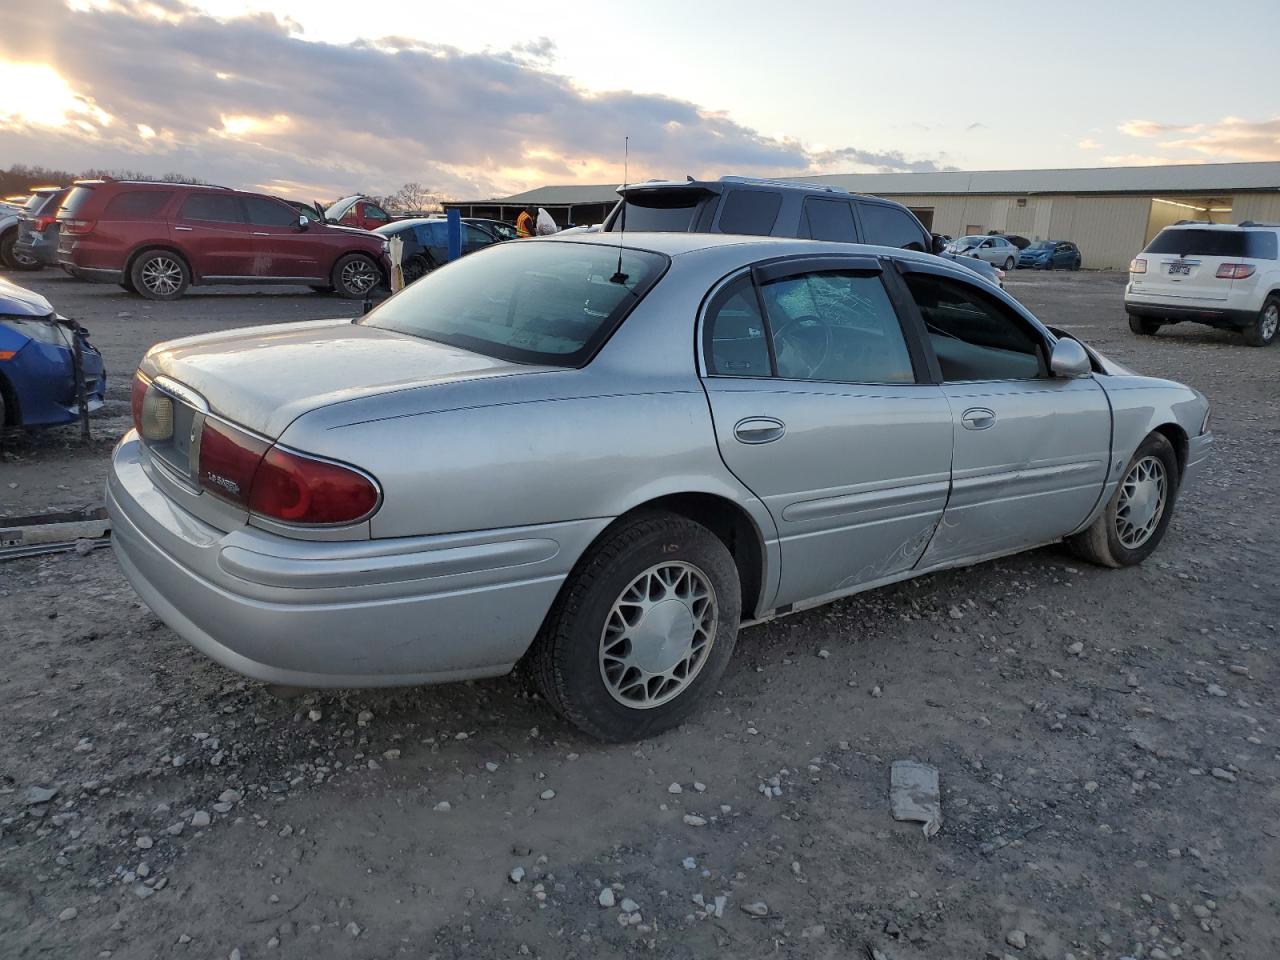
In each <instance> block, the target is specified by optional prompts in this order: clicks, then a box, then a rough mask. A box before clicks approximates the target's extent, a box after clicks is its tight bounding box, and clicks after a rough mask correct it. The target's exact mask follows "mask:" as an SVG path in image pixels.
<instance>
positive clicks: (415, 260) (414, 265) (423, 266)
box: [401, 254, 431, 287]
mask: <svg viewBox="0 0 1280 960" xmlns="http://www.w3.org/2000/svg"><path fill="white" fill-rule="evenodd" d="M401 269H402V270H403V271H404V285H405V286H406V287H407V286H408V285H409V284H411V283H413V282H414V281H415V280H421V279H422V278H423V277H425V276H426V275H427V273H428V272H429V271H430V270H431V265H430V264H429V263H427V261H426V258H424V257H420V256H418V255H417V254H414V255H413V256H412V257H410V258H409V259H408V260H406V261H405V262H404V265H403V266H402V267H401Z"/></svg>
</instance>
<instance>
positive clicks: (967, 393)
mask: <svg viewBox="0 0 1280 960" xmlns="http://www.w3.org/2000/svg"><path fill="white" fill-rule="evenodd" d="M943 390H945V391H946V395H947V397H948V399H949V400H950V402H951V408H952V409H953V410H954V411H955V427H954V429H955V463H954V466H953V468H952V486H951V500H950V502H949V503H948V505H947V510H946V514H945V515H944V516H943V518H942V523H941V525H940V526H939V527H938V532H937V534H936V535H935V536H934V538H933V542H932V543H930V545H929V549H928V550H927V551H926V553H925V555H924V557H923V559H922V560H921V562H920V566H921V567H922V568H923V567H932V566H936V565H938V564H942V563H948V562H953V561H957V560H963V559H968V558H978V557H985V556H991V555H993V554H996V553H1003V552H1007V551H1010V550H1017V549H1019V548H1022V547H1033V546H1038V545H1039V544H1042V543H1047V542H1049V541H1051V540H1056V539H1058V538H1059V537H1062V536H1065V535H1066V534H1068V533H1070V532H1072V531H1073V530H1074V529H1075V528H1076V527H1078V526H1079V525H1080V524H1081V523H1083V522H1084V520H1085V518H1087V517H1088V515H1089V513H1090V511H1091V510H1092V509H1093V506H1094V504H1095V503H1097V500H1098V497H1099V496H1100V495H1101V493H1102V487H1103V484H1104V483H1105V481H1106V478H1107V461H1108V459H1109V457H1110V453H1111V407H1110V405H1109V404H1108V402H1107V397H1106V394H1105V393H1104V392H1103V390H1102V388H1101V387H1100V386H1099V385H1098V383H1097V381H1095V380H1094V379H1093V378H1092V377H1089V378H1085V379H1081V380H1048V379H1045V380H1016V381H1004V382H986V383H952V384H946V385H945V386H944V387H943Z"/></svg>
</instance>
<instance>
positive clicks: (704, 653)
mask: <svg viewBox="0 0 1280 960" xmlns="http://www.w3.org/2000/svg"><path fill="white" fill-rule="evenodd" d="M133 412H134V421H135V424H136V429H135V430H133V431H131V432H130V433H128V434H127V435H126V436H125V438H124V439H123V440H122V441H121V442H120V444H119V446H118V447H117V449H116V451H115V453H114V456H113V466H112V470H111V472H110V478H109V482H108V491H107V496H108V505H109V509H110V511H111V516H112V520H113V523H114V542H115V548H116V552H117V555H118V557H119V560H120V564H121V565H122V567H123V568H124V571H125V573H126V574H127V575H128V577H129V579H130V581H131V582H132V583H133V585H134V587H135V588H136V589H137V590H138V592H139V593H140V594H141V596H142V597H143V599H144V600H145V601H146V602H147V603H148V604H149V605H150V606H151V607H152V609H153V610H154V611H155V612H156V613H157V614H158V615H159V616H160V617H161V618H162V619H163V620H165V621H166V622H167V623H168V624H169V625H170V626H171V627H173V629H174V630H176V631H177V632H178V633H179V634H180V635H181V636H183V637H185V638H186V639H187V640H188V641H190V642H191V643H192V644H194V645H195V646H196V647H197V648H198V649H199V650H201V651H203V652H204V653H205V654H207V655H208V656H210V657H212V658H213V659H215V660H217V661H218V662H220V663H222V664H224V665H226V666H227V667H230V668H231V669H232V670H236V671H239V672H240V673H243V674H246V675H248V676H250V677H255V678H258V679H261V680H264V681H267V682H271V683H277V684H285V685H291V686H303V687H337V686H343V687H360V686H378V685H404V684H421V683H435V682H441V681H448V680H460V679H463V678H468V677H486V676H494V675H498V674H502V673H505V672H507V671H509V670H511V669H512V667H513V666H514V665H515V664H516V663H517V662H518V661H521V660H522V659H523V660H524V661H525V662H526V664H527V665H528V667H529V669H530V672H531V673H532V675H533V676H534V677H535V678H536V680H537V682H538V683H539V685H540V686H541V689H542V690H543V692H544V693H545V695H546V697H547V699H548V701H549V702H550V703H551V704H552V705H553V706H554V707H555V708H556V709H557V710H558V711H560V712H561V713H562V714H563V715H564V716H565V717H567V718H568V719H569V720H570V721H571V722H572V723H574V724H576V725H577V726H578V727H580V728H581V729H583V730H585V731H587V732H588V733H590V734H592V735H594V736H597V737H600V738H604V739H609V740H623V739H630V738H636V737H642V736H646V735H649V734H653V733H655V732H657V731H659V730H662V729H665V728H667V727H670V726H672V725H673V724H676V723H678V722H679V721H680V720H681V719H682V718H683V717H685V716H686V715H687V714H688V713H689V711H690V710H691V709H692V708H693V707H694V706H695V705H696V704H697V703H698V701H699V700H700V699H702V698H703V697H704V696H706V695H707V693H708V692H709V691H711V690H713V689H714V688H715V686H716V683H717V681H718V679H719V678H720V676H721V674H722V672H723V671H724V669H725V667H726V664H727V663H728V661H729V659H730V657H731V655H732V653H733V647H734V641H735V638H736V635H737V633H738V630H739V627H740V626H742V625H743V624H749V623H756V622H760V621H764V620H768V619H770V618H773V617H777V616H780V615H783V614H787V613H791V612H794V611H797V610H801V609H804V608H806V607H811V606H814V605H816V604H820V603H824V602H827V601H830V600H833V599H836V598H838V597H843V596H846V595H848V594H851V593H854V592H857V591H860V590H866V589H868V588H871V587H876V586H879V585H882V584H888V583H892V582H894V581H898V580H903V579H906V578H908V577H914V576H918V575H920V574H922V573H927V572H930V571H935V570H941V569H945V568H948V567H956V566H961V565H964V564H971V563H974V562H977V561H980V560H985V559H988V558H991V557H998V556H1002V555H1005V554H1010V553H1014V552H1016V551H1020V550H1026V549H1028V548H1031V547H1036V546H1040V545H1042V544H1048V543H1053V542H1055V541H1059V540H1063V539H1066V540H1067V541H1068V543H1069V544H1071V545H1072V546H1073V547H1074V548H1075V549H1076V550H1077V551H1079V552H1080V553H1082V554H1083V555H1084V556H1085V557H1087V558H1089V559H1091V560H1094V561H1096V562H1098V563H1100V564H1104V565H1107V566H1112V567H1122V566H1127V565H1130V564H1136V563H1138V562H1140V561H1141V560H1143V558H1145V557H1146V556H1147V555H1148V554H1149V553H1151V551H1152V550H1154V549H1155V547H1156V545H1157V544H1158V543H1159V542H1160V540H1161V538H1162V537H1163V536H1164V534H1165V531H1166V529H1167V528H1168V525H1169V521H1170V517H1171V515H1172V513H1173V509H1174V505H1175V503H1176V502H1177V497H1178V492H1179V489H1180V488H1181V487H1182V486H1183V485H1184V484H1186V483H1187V482H1188V480H1190V479H1191V477H1192V475H1193V474H1194V473H1195V472H1196V471H1197V468H1199V467H1200V465H1201V464H1202V462H1203V461H1204V460H1205V458H1206V457H1207V455H1208V452H1209V448H1210V445H1211V442H1212V437H1211V434H1210V433H1209V426H1208V422H1209V417H1208V403H1207V402H1206V400H1205V398H1204V397H1203V396H1201V395H1200V394H1199V393H1197V392H1196V391H1194V390H1191V389H1189V388H1187V387H1184V386H1181V385H1179V384H1177V383H1171V382H1169V381H1166V380H1156V379H1151V378H1148V377H1142V376H1138V375H1137V374H1135V373H1133V372H1132V371H1130V370H1127V369H1125V368H1123V367H1121V366H1118V365H1116V364H1114V363H1111V362H1109V361H1108V360H1106V359H1105V358H1104V357H1102V356H1101V355H1099V354H1098V353H1096V352H1094V351H1092V350H1090V349H1089V348H1087V347H1085V346H1083V345H1082V344H1081V343H1080V342H1078V341H1077V340H1075V339H1073V338H1072V337H1070V336H1068V335H1066V334H1063V333H1061V332H1058V331H1055V330H1051V329H1049V328H1046V327H1045V326H1043V325H1042V324H1041V323H1039V322H1038V321H1037V320H1036V318H1035V317H1033V316H1032V315H1031V314H1029V313H1028V312H1027V311H1026V309H1024V308H1023V307H1022V306H1021V305H1019V304H1018V303H1017V302H1016V301H1015V300H1013V299H1012V298H1010V297H1008V296H1006V295H1005V294H1004V293H1003V292H1001V291H999V290H997V289H995V288H993V287H992V286H991V285H990V284H987V283H983V282H982V281H981V280H979V279H978V278H976V277H975V276H974V275H973V274H972V273H970V272H969V271H967V270H965V269H963V268H962V267H957V266H954V265H952V264H949V263H948V262H946V261H944V260H940V259H938V258H936V257H932V256H929V255H927V254H921V253H912V252H909V251H904V250H899V249H890V248H884V247H866V246H856V245H851V244H839V243H820V242H814V241H805V240H786V239H776V238H767V237H735V236H718V235H717V236H704V235H697V234H636V235H627V236H626V237H625V238H622V237H617V236H615V235H608V236H601V235H597V236H589V235H580V236H575V237H571V238H564V239H553V238H548V239H542V240H528V241H522V242H520V243H505V244H498V245H495V246H494V247H493V248H491V249H489V250H485V251H482V252H479V253H476V254H474V255H473V256H470V257H467V258H465V259H463V260H459V261H457V262H456V263H453V264H450V265H449V266H446V267H443V268H441V269H440V270H438V271H434V272H432V273H431V274H430V275H428V276H427V277H426V278H424V279H423V280H422V281H420V282H419V283H417V284H415V285H414V286H412V287H410V288H408V289H406V290H405V291H403V292H402V293H400V294H398V295H397V296H395V297H393V298H391V299H390V300H388V301H386V302H385V303H384V304H382V305H381V306H380V307H378V308H377V309H376V310H374V311H373V312H371V313H369V314H368V315H366V316H364V317H361V318H360V319H358V320H356V321H349V320H326V321H318V322H308V323H293V324H284V325H279V326H269V327H255V328H249V329H244V330H233V331H229V332H223V333H217V334H211V335H208V336H201V337H194V338H189V339H185V340H176V341H173V342H170V343H165V344H161V345H159V346H157V347H155V348H154V349H153V350H151V352H150V353H148V354H147V356H146V358H145V359H144V360H143V363H142V365H141V367H140V368H139V370H138V372H137V375H136V377H135V379H134V381H133Z"/></svg>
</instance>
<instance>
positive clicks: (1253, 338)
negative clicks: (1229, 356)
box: [1241, 294, 1280, 347]
mask: <svg viewBox="0 0 1280 960" xmlns="http://www.w3.org/2000/svg"><path fill="white" fill-rule="evenodd" d="M1277 329H1280V297H1276V296H1275V295H1274V294H1273V295H1272V296H1269V297H1267V299H1266V302H1265V303H1263V305H1262V309H1261V310H1259V311H1258V317H1257V319H1256V320H1254V321H1253V323H1251V324H1249V326H1247V327H1245V328H1244V330H1243V331H1241V332H1242V333H1243V334H1244V342H1245V343H1247V344H1248V345H1249V346H1251V347H1269V346H1271V344H1272V343H1274V342H1275V339H1276V331H1277Z"/></svg>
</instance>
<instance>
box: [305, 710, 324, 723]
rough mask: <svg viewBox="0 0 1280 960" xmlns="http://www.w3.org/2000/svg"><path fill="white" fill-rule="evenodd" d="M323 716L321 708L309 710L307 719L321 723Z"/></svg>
mask: <svg viewBox="0 0 1280 960" xmlns="http://www.w3.org/2000/svg"><path fill="white" fill-rule="evenodd" d="M323 716H324V714H323V713H321V712H320V711H319V710H308V711H307V719H308V720H310V721H311V722H312V723H319V722H320V720H321V718H322V717H323Z"/></svg>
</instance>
